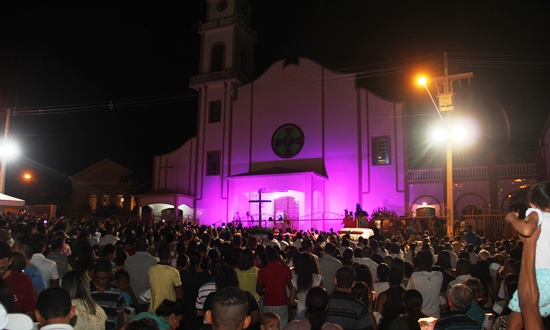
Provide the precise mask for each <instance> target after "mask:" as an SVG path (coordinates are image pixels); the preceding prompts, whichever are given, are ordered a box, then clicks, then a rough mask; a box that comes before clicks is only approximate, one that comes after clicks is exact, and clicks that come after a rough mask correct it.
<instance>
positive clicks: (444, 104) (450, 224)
mask: <svg viewBox="0 0 550 330" xmlns="http://www.w3.org/2000/svg"><path fill="white" fill-rule="evenodd" d="M444 69H445V76H443V77H437V78H431V79H429V80H428V79H427V78H425V77H421V78H419V79H418V81H417V82H418V83H419V84H420V85H422V86H424V88H425V89H426V92H427V93H428V95H429V96H430V99H431V100H432V103H433V105H434V107H435V110H436V111H437V114H438V115H439V118H441V121H442V122H443V124H444V127H445V142H446V164H445V168H446V171H445V173H446V174H445V186H446V194H445V204H446V208H447V235H449V236H451V235H453V230H454V200H453V147H452V137H453V136H452V133H453V129H452V127H451V112H452V111H453V110H454V105H453V95H454V93H453V91H452V83H451V82H452V81H453V80H459V79H466V78H468V79H469V78H472V77H473V76H474V75H473V73H472V72H468V73H462V74H456V75H452V76H449V74H448V70H447V53H445V54H444ZM428 82H432V83H436V84H438V83H439V84H441V85H442V86H443V92H440V90H439V88H438V94H437V98H438V100H439V104H438V103H436V102H435V99H434V98H433V96H432V93H430V90H429V89H428V86H427V83H428ZM441 112H447V116H446V117H447V120H444V119H443V115H442V114H441Z"/></svg>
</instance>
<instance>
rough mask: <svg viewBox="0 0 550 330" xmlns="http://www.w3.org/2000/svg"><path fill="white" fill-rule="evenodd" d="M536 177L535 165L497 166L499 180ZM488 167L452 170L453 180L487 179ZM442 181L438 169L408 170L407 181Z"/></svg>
mask: <svg viewBox="0 0 550 330" xmlns="http://www.w3.org/2000/svg"><path fill="white" fill-rule="evenodd" d="M536 175H537V164H535V163H532V164H509V165H498V166H497V176H498V177H499V178H508V177H528V176H536ZM488 178H489V167H488V166H474V167H455V168H453V180H474V179H488ZM441 180H443V171H442V169H440V168H435V169H434V168H431V169H422V170H410V171H409V181H411V182H420V181H441Z"/></svg>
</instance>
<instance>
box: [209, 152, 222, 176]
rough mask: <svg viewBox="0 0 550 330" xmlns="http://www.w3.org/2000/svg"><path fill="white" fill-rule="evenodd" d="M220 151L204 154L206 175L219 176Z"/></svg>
mask: <svg viewBox="0 0 550 330" xmlns="http://www.w3.org/2000/svg"><path fill="white" fill-rule="evenodd" d="M220 156H221V152H220V151H209V152H208V153H207V154H206V175H220V158H221V157H220Z"/></svg>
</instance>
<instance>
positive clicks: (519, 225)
mask: <svg viewBox="0 0 550 330" xmlns="http://www.w3.org/2000/svg"><path fill="white" fill-rule="evenodd" d="M506 221H507V222H509V223H510V224H512V226H513V227H514V229H515V230H516V232H517V233H518V234H519V235H520V236H523V237H530V236H531V235H533V233H534V232H535V230H537V225H538V223H539V215H538V214H537V212H531V213H530V214H529V215H528V216H527V217H526V218H525V219H520V218H519V214H518V213H517V212H510V213H508V214H507V215H506Z"/></svg>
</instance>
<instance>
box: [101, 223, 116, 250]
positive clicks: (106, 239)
mask: <svg viewBox="0 0 550 330" xmlns="http://www.w3.org/2000/svg"><path fill="white" fill-rule="evenodd" d="M119 240H120V238H118V236H117V235H116V233H115V226H114V225H113V224H112V223H111V222H106V223H105V235H103V236H102V237H101V238H100V239H99V241H98V245H100V246H101V245H105V244H113V245H115V244H116V243H117V242H118V241H119Z"/></svg>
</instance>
